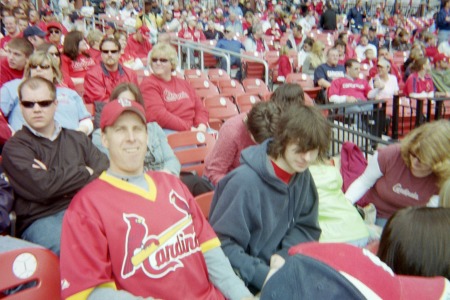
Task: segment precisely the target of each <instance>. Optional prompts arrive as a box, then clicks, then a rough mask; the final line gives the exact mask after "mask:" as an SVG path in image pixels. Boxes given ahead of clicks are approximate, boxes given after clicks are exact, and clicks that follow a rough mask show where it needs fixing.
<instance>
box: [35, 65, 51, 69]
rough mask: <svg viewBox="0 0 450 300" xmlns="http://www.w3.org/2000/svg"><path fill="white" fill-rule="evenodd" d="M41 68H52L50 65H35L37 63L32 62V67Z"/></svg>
mask: <svg viewBox="0 0 450 300" xmlns="http://www.w3.org/2000/svg"><path fill="white" fill-rule="evenodd" d="M38 67H39V68H40V69H41V70H48V69H50V67H51V66H50V65H35V64H30V69H33V70H34V69H37V68H38Z"/></svg>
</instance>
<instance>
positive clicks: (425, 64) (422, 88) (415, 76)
mask: <svg viewBox="0 0 450 300" xmlns="http://www.w3.org/2000/svg"><path fill="white" fill-rule="evenodd" d="M430 70H431V66H430V61H429V59H428V58H427V57H421V58H418V59H416V60H414V63H413V64H412V65H411V71H412V72H413V73H412V74H411V75H409V77H408V79H407V80H406V82H405V87H404V90H403V91H404V93H405V95H406V96H407V97H410V98H416V99H427V98H433V97H435V96H438V97H439V96H445V92H435V87H434V83H433V78H432V77H431V75H430V74H429V72H430Z"/></svg>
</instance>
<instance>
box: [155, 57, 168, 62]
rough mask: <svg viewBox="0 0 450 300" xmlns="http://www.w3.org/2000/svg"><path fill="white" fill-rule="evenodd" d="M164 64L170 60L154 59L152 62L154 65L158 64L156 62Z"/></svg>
mask: <svg viewBox="0 0 450 300" xmlns="http://www.w3.org/2000/svg"><path fill="white" fill-rule="evenodd" d="M158 61H159V62H162V63H166V62H168V61H169V60H168V59H167V58H152V62H153V63H156V62H158Z"/></svg>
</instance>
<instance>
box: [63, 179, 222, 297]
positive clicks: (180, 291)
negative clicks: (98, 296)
mask: <svg viewBox="0 0 450 300" xmlns="http://www.w3.org/2000/svg"><path fill="white" fill-rule="evenodd" d="M145 179H146V181H147V184H148V187H149V191H145V190H143V189H141V188H139V187H137V186H135V185H133V184H131V183H128V182H126V181H124V180H121V179H119V178H116V177H113V176H111V175H109V174H107V173H106V172H104V173H103V174H102V175H101V176H100V177H99V178H98V179H96V180H94V181H93V182H91V183H90V184H88V185H87V186H86V187H85V188H83V189H82V190H81V191H80V192H79V193H78V194H77V195H76V196H75V197H74V198H73V200H72V202H71V204H70V206H69V208H68V209H67V211H66V213H65V216H64V220H63V226H62V237H61V259H60V262H61V278H62V283H61V284H62V296H63V298H64V299H66V298H67V297H70V296H73V295H75V294H77V293H80V292H83V291H85V290H88V289H90V288H95V287H97V286H99V285H101V284H108V283H109V284H110V286H111V285H115V286H116V288H117V289H119V290H126V291H128V292H130V293H131V294H133V295H135V296H141V297H154V298H157V299H224V297H223V295H222V294H221V293H220V291H219V290H218V289H217V288H216V287H215V286H214V285H213V284H212V283H211V282H210V281H209V278H208V270H207V266H206V262H205V259H204V256H203V252H207V251H208V250H211V249H213V248H216V247H220V242H219V239H218V238H217V236H216V234H215V233H214V231H213V229H212V228H211V226H210V225H209V223H208V222H207V221H206V219H205V217H204V216H203V214H202V212H201V210H200V208H199V207H198V205H197V203H196V202H195V200H194V198H193V197H192V195H191V194H190V193H189V191H188V190H187V188H186V186H184V185H183V184H182V183H181V181H180V180H179V179H178V178H176V177H175V176H173V175H169V174H166V173H163V172H152V171H150V172H148V173H147V174H146V175H145Z"/></svg>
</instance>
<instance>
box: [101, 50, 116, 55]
mask: <svg viewBox="0 0 450 300" xmlns="http://www.w3.org/2000/svg"><path fill="white" fill-rule="evenodd" d="M102 53H103V54H108V53H111V54H117V53H119V50H102Z"/></svg>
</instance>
